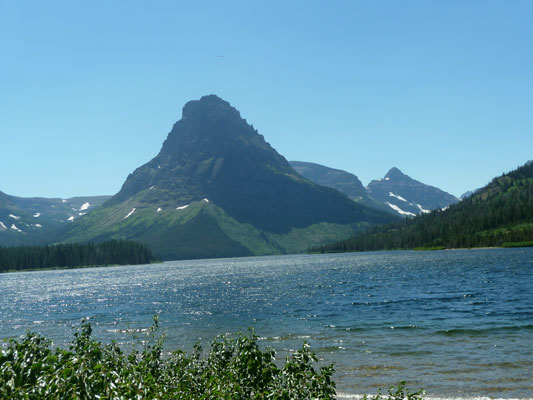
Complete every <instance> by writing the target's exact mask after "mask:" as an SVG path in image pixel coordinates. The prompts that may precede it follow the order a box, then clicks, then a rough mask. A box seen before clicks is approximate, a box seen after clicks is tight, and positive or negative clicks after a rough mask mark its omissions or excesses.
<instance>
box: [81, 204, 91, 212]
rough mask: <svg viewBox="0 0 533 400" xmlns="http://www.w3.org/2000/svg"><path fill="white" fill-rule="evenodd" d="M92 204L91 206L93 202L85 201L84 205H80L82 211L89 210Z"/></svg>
mask: <svg viewBox="0 0 533 400" xmlns="http://www.w3.org/2000/svg"><path fill="white" fill-rule="evenodd" d="M90 206H91V203H89V202H86V203H83V205H82V206H81V207H80V211H85V210H87V209H88V208H89V207H90Z"/></svg>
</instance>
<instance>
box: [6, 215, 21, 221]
mask: <svg viewBox="0 0 533 400" xmlns="http://www.w3.org/2000/svg"><path fill="white" fill-rule="evenodd" d="M9 216H10V217H11V218H13V219H16V220H19V219H20V217H17V216H16V215H13V214H9Z"/></svg>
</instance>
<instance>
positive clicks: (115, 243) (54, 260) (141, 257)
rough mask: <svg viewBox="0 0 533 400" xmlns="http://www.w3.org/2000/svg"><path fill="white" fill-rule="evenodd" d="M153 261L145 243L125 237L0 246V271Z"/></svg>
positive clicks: (154, 258) (154, 259)
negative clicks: (98, 240) (85, 241)
mask: <svg viewBox="0 0 533 400" xmlns="http://www.w3.org/2000/svg"><path fill="white" fill-rule="evenodd" d="M152 261H156V257H155V256H154V255H153V254H152V252H151V250H150V249H149V248H148V247H147V246H145V245H143V244H141V243H137V242H132V241H128V240H110V241H106V242H102V243H83V244H82V243H72V244H54V245H46V246H17V247H0V272H6V271H12V270H27V269H40V268H55V267H58V268H74V267H80V266H102V265H127V264H147V263H150V262H152Z"/></svg>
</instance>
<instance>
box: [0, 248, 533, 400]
mask: <svg viewBox="0 0 533 400" xmlns="http://www.w3.org/2000/svg"><path fill="white" fill-rule="evenodd" d="M532 288H533V249H489V250H458V251H437V252H373V253H352V254H335V255H296V256H273V257H255V258H240V259H220V260H196V261H180V262H167V263H163V264H153V265H143V266H131V267H113V268H97V269H77V270H58V271H43V272H25V273H10V274H3V275H0V293H2V294H1V298H0V337H16V336H19V335H21V334H24V332H25V331H26V330H27V329H29V330H31V331H35V332H39V333H42V334H44V335H45V336H47V337H49V338H51V339H53V340H54V342H55V343H56V344H59V345H62V344H65V343H66V342H68V341H70V339H71V338H72V333H73V326H77V325H78V324H79V321H80V320H81V318H90V320H91V321H92V323H93V327H94V334H95V335H96V336H97V337H98V338H100V339H101V340H103V341H110V340H116V341H117V342H119V343H122V344H123V345H124V346H129V343H132V342H133V341H135V340H139V339H142V338H144V336H143V335H144V333H143V331H144V330H146V328H147V327H149V326H150V324H151V320H152V317H153V315H154V314H155V313H158V314H159V315H160V321H161V327H162V330H164V331H165V332H166V333H167V335H168V337H167V341H166V344H167V348H168V349H177V348H180V349H190V348H191V347H192V345H193V344H194V343H195V342H196V341H197V340H201V341H204V342H205V343H207V341H208V340H210V339H211V338H212V337H214V336H215V335H218V334H222V333H225V332H235V331H237V330H239V329H241V330H246V329H247V328H248V327H254V328H255V330H256V333H257V334H258V335H259V336H260V337H261V343H262V344H263V345H265V346H272V347H274V348H275V349H276V350H277V351H278V352H279V356H280V357H281V358H283V357H284V356H285V355H286V354H287V353H289V352H290V351H293V350H294V349H297V348H299V347H300V346H301V344H302V343H303V341H304V340H306V341H308V342H309V343H310V344H311V346H312V349H314V351H315V352H317V354H318V355H319V357H320V358H321V360H323V362H327V363H329V362H333V363H335V366H336V370H337V372H336V374H335V379H336V382H337V387H338V390H339V392H341V397H342V396H344V397H350V395H354V394H361V393H375V392H376V389H377V388H378V387H383V386H385V387H386V386H388V385H390V384H393V383H397V382H398V381H400V380H407V381H408V383H409V386H410V387H411V388H421V387H423V388H424V389H425V390H426V392H427V393H428V395H429V397H447V398H456V397H463V398H464V397H467V398H473V397H479V396H488V397H499V398H533V380H532V376H533V350H532V349H533V310H532V305H533V294H532Z"/></svg>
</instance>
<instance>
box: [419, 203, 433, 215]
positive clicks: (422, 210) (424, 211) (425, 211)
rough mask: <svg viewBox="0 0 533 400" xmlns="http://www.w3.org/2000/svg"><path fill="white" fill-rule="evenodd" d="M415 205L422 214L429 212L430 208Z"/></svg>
mask: <svg viewBox="0 0 533 400" xmlns="http://www.w3.org/2000/svg"><path fill="white" fill-rule="evenodd" d="M416 206H417V207H418V209H419V210H420V212H421V213H422V214H429V213H430V212H431V211H430V210H426V209H425V208H423V207H422V206H421V205H420V204H417V205H416Z"/></svg>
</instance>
